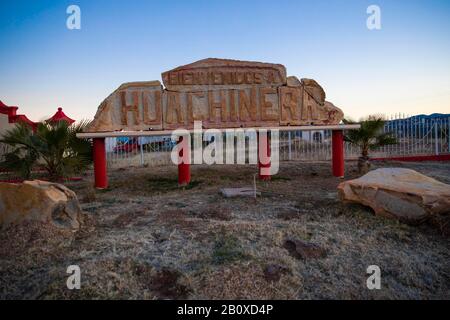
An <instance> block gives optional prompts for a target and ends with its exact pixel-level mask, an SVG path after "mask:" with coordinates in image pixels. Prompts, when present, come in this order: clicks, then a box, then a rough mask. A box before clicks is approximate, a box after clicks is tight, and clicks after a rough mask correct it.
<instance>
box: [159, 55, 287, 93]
mask: <svg viewBox="0 0 450 320" xmlns="http://www.w3.org/2000/svg"><path fill="white" fill-rule="evenodd" d="M161 76H162V80H163V83H164V86H165V88H166V89H167V90H169V91H184V92H192V91H205V90H217V89H242V88H246V87H251V86H264V87H270V86H275V87H278V86H281V85H285V84H286V68H285V67H284V66H283V65H281V64H274V63H265V62H255V61H240V60H232V59H217V58H207V59H203V60H199V61H196V62H193V63H190V64H187V65H184V66H180V67H177V68H175V69H172V70H169V71H166V72H163V73H162V74H161Z"/></svg>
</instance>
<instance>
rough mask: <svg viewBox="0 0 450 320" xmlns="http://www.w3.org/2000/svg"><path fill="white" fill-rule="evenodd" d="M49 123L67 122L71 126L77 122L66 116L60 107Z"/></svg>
mask: <svg viewBox="0 0 450 320" xmlns="http://www.w3.org/2000/svg"><path fill="white" fill-rule="evenodd" d="M47 121H49V122H58V121H66V122H67V124H69V125H70V124H72V123H74V122H75V120H73V119H71V118H69V117H68V116H66V114H65V113H64V112H63V111H62V108H61V107H59V108H58V111H56V113H55V114H54V115H53V117H51V118H50V119H48V120H47Z"/></svg>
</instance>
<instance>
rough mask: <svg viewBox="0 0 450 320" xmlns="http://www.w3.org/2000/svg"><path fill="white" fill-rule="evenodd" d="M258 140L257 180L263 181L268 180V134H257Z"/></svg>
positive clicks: (269, 152)
mask: <svg viewBox="0 0 450 320" xmlns="http://www.w3.org/2000/svg"><path fill="white" fill-rule="evenodd" d="M257 140H258V170H259V179H260V180H264V181H269V180H270V156H271V150H270V133H269V132H266V133H265V134H262V135H260V133H259V132H258V134H257Z"/></svg>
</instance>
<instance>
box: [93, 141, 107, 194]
mask: <svg viewBox="0 0 450 320" xmlns="http://www.w3.org/2000/svg"><path fill="white" fill-rule="evenodd" d="M93 153H94V154H93V157H94V176H95V188H97V189H106V188H108V176H107V174H106V149H105V138H94V146H93Z"/></svg>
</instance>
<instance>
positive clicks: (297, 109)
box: [278, 84, 344, 126]
mask: <svg viewBox="0 0 450 320" xmlns="http://www.w3.org/2000/svg"><path fill="white" fill-rule="evenodd" d="M278 90H279V94H280V125H291V126H301V125H333V124H339V123H340V122H341V120H342V119H343V118H344V113H343V112H342V110H341V109H339V108H338V107H336V106H334V105H333V104H332V103H331V102H327V101H324V103H322V104H319V103H317V101H316V100H315V99H314V98H313V96H312V95H310V94H309V93H308V92H307V91H306V89H305V86H304V85H303V84H302V85H301V86H299V87H288V86H283V87H280V88H279V89H278Z"/></svg>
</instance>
